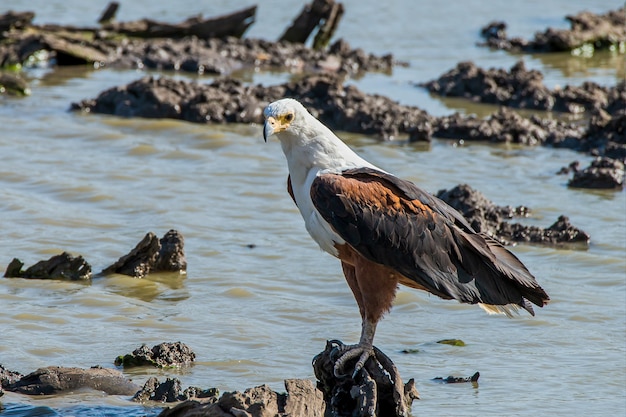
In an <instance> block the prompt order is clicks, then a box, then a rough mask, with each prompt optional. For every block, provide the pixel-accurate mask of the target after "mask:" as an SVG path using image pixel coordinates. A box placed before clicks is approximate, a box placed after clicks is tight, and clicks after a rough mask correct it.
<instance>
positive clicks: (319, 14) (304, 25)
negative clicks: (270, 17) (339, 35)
mask: <svg viewBox="0 0 626 417" xmlns="http://www.w3.org/2000/svg"><path fill="white" fill-rule="evenodd" d="M343 12H344V8H343V4H341V3H336V2H335V1H334V0H313V2H312V3H310V4H307V5H305V6H304V8H303V9H302V12H300V14H299V15H298V17H297V18H296V19H295V20H294V21H293V23H292V24H291V26H289V27H288V28H287V30H285V33H283V34H282V36H281V37H280V41H287V42H296V43H305V42H306V40H307V39H308V38H309V36H310V35H311V33H312V32H313V31H314V30H315V28H318V27H319V29H318V32H317V34H316V35H315V39H314V40H313V49H323V48H325V47H326V46H327V45H328V43H329V41H330V38H332V36H333V34H334V32H335V30H336V29H337V26H338V25H339V20H340V19H341V17H342V16H343Z"/></svg>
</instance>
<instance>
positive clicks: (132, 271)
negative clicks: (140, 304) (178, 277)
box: [102, 230, 187, 278]
mask: <svg viewBox="0 0 626 417" xmlns="http://www.w3.org/2000/svg"><path fill="white" fill-rule="evenodd" d="M186 271H187V261H186V259H185V252H184V239H183V235H182V234H181V233H179V232H178V231H176V230H170V231H168V232H167V233H166V234H165V235H164V236H163V237H162V238H161V239H159V238H158V237H157V236H156V235H155V234H154V233H152V232H148V233H147V234H146V236H145V237H144V238H143V240H142V241H141V242H139V243H138V244H137V246H135V248H134V249H133V250H131V251H130V252H129V253H128V254H127V255H124V256H122V257H121V258H120V259H119V260H118V261H117V262H115V263H114V264H113V265H111V266H109V267H107V268H105V269H104V270H103V271H102V273H103V274H113V273H115V274H122V275H129V276H131V277H135V278H143V277H145V276H146V275H148V274H150V273H155V272H179V273H185V272H186Z"/></svg>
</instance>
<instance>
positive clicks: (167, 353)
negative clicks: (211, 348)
mask: <svg viewBox="0 0 626 417" xmlns="http://www.w3.org/2000/svg"><path fill="white" fill-rule="evenodd" d="M195 360H196V354H195V353H194V352H193V351H192V350H191V349H190V348H189V347H188V346H187V345H185V344H184V343H181V342H175V343H160V344H158V345H155V346H153V347H152V348H149V347H148V346H147V345H141V346H140V347H139V348H137V349H135V350H134V351H133V353H131V354H127V355H123V356H118V357H117V358H115V365H117V366H123V367H124V368H129V367H133V366H155V367H157V368H169V367H177V366H184V365H190V364H191V363H192V362H193V361H195Z"/></svg>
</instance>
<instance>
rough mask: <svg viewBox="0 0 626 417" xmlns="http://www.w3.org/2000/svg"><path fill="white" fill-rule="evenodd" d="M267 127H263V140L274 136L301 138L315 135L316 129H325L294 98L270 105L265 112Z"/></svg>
mask: <svg viewBox="0 0 626 417" xmlns="http://www.w3.org/2000/svg"><path fill="white" fill-rule="evenodd" d="M263 116H265V125H264V126H263V138H264V139H265V141H266V142H267V139H268V138H269V137H270V136H272V135H279V136H278V138H279V139H283V137H284V136H288V137H294V136H298V137H301V136H303V135H305V136H309V135H310V134H311V133H315V131H314V128H317V129H320V128H324V127H325V126H323V125H322V124H321V123H320V122H319V121H318V120H317V119H316V118H315V117H313V116H312V115H311V114H310V113H309V112H308V111H307V109H305V108H304V106H303V105H302V104H300V102H299V101H297V100H294V99H292V98H284V99H282V100H278V101H275V102H273V103H270V104H269V105H268V106H267V107H266V108H265V110H264V111H263Z"/></svg>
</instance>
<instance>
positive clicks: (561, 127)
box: [433, 107, 583, 147]
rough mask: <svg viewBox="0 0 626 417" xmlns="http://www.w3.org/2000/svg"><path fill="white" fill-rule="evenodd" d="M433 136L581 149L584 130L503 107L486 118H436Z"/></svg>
mask: <svg viewBox="0 0 626 417" xmlns="http://www.w3.org/2000/svg"><path fill="white" fill-rule="evenodd" d="M433 124H434V127H433V135H434V136H436V137H439V138H447V139H462V140H467V141H474V140H476V141H487V142H494V143H503V142H505V143H519V144H523V145H529V146H533V145H545V144H552V145H555V146H559V145H563V144H564V142H566V141H569V142H568V145H569V147H575V146H579V141H580V136H581V135H582V132H583V129H582V128H581V127H579V126H576V125H574V124H571V123H565V122H561V121H556V120H547V119H541V118H539V117H536V116H533V117H531V118H525V117H522V116H521V115H520V114H519V113H516V112H514V111H513V110H511V109H509V108H506V107H503V108H501V109H500V110H498V111H497V112H496V113H494V114H492V115H491V116H489V117H488V118H486V119H480V118H477V117H476V116H474V115H470V116H464V115H461V114H458V113H456V114H453V115H451V116H444V117H441V118H437V119H435V121H434V122H433Z"/></svg>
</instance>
